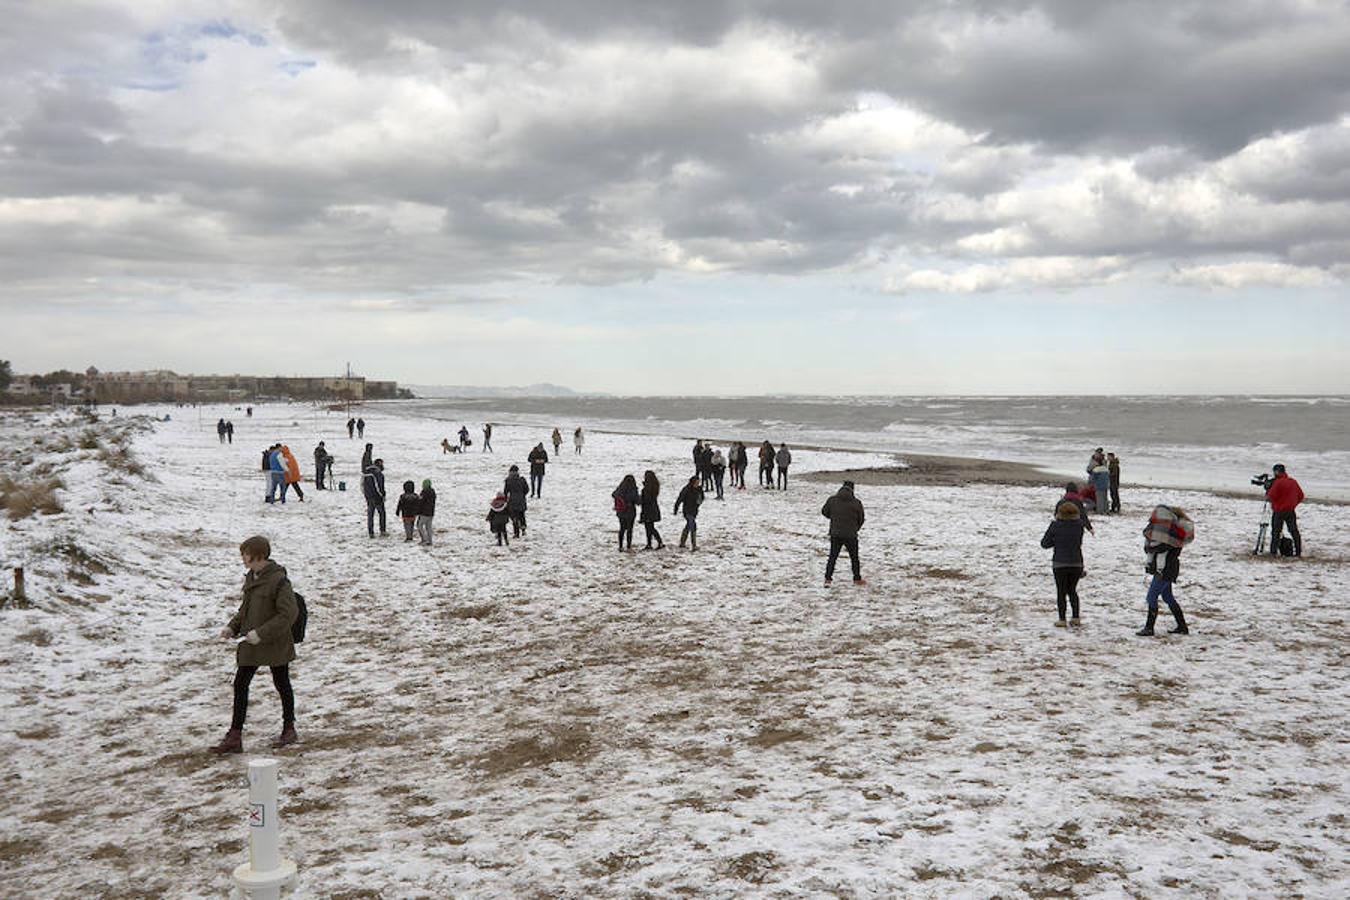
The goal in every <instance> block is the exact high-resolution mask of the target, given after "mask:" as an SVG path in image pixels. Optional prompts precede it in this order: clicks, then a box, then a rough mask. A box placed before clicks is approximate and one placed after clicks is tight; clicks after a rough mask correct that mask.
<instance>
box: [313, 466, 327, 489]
mask: <svg viewBox="0 0 1350 900" xmlns="http://www.w3.org/2000/svg"><path fill="white" fill-rule="evenodd" d="M324 468H325V467H324V466H318V467H316V468H315V469H314V490H316V491H322V490H324V486H323V470H324Z"/></svg>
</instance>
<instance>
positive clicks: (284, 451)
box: [280, 444, 305, 503]
mask: <svg viewBox="0 0 1350 900" xmlns="http://www.w3.org/2000/svg"><path fill="white" fill-rule="evenodd" d="M280 449H281V459H282V461H283V462H284V463H285V465H286V471H285V473H284V474H283V475H282V481H281V502H282V503H285V502H286V489H287V488H292V489H294V490H295V496H296V498H297V499H298V500H299V501H300V502H301V503H304V502H305V492H304V491H303V490H301V488H300V463H298V462H296V459H295V455H294V454H292V453H291V448H290V447H287V446H286V445H285V444H282V445H281V448H280Z"/></svg>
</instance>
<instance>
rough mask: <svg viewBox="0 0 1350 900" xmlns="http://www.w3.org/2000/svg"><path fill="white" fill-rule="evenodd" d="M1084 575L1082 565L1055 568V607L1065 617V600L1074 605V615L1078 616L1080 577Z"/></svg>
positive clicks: (1061, 617) (1061, 618) (1060, 616)
mask: <svg viewBox="0 0 1350 900" xmlns="http://www.w3.org/2000/svg"><path fill="white" fill-rule="evenodd" d="M1082 577H1083V569H1082V567H1081V566H1074V567H1073V568H1060V569H1055V607H1056V608H1057V609H1058V610H1059V618H1060V620H1061V621H1063V619H1064V610H1065V606H1066V604H1065V601H1066V600H1067V601H1068V602H1069V603H1070V604H1072V605H1073V617H1074V618H1075V619H1076V618H1078V579H1080V578H1082Z"/></svg>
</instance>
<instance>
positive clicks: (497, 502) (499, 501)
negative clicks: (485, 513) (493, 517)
mask: <svg viewBox="0 0 1350 900" xmlns="http://www.w3.org/2000/svg"><path fill="white" fill-rule="evenodd" d="M491 505H492V511H493V512H501V511H502V510H504V509H506V495H505V494H498V495H497V496H495V497H493V498H492V504H491Z"/></svg>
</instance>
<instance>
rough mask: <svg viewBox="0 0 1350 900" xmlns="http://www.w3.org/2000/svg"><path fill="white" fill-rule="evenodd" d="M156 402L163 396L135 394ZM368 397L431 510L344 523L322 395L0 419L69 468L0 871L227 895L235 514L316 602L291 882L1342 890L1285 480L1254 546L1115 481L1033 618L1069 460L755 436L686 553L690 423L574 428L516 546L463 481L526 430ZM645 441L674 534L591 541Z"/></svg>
mask: <svg viewBox="0 0 1350 900" xmlns="http://www.w3.org/2000/svg"><path fill="white" fill-rule="evenodd" d="M145 411H151V412H155V413H157V414H159V415H160V416H161V417H162V414H163V413H165V412H167V413H169V414H170V415H171V416H172V417H173V418H172V421H170V422H163V421H160V422H152V421H150V419H149V418H146V417H141V416H139V415H137V416H131V417H129V416H126V415H125V413H126V412H135V413H137V414H139V413H141V412H145ZM217 415H230V416H231V417H232V418H233V419H234V422H235V425H236V428H237V432H236V436H235V443H234V444H233V445H232V446H230V445H220V444H219V443H218V442H217V439H216V435H215V433H214V428H213V424H214V421H215V418H216V416H217ZM365 418H366V421H367V422H368V423H369V428H368V430H367V434H366V440H368V441H371V442H373V443H374V444H375V446H376V454H377V455H380V456H383V457H384V458H385V459H386V461H387V463H388V481H389V484H390V493H391V498H390V512H391V514H392V509H393V495H396V493H397V489H398V485H399V484H401V482H402V481H403V480H404V479H405V478H406V479H413V480H416V481H418V482H419V483H420V481H421V479H422V478H430V479H431V480H432V481H433V483H434V484H435V486H436V488H437V490H438V491H439V493H440V500H439V504H438V513H437V529H436V530H437V542H436V544H435V546H433V547H431V548H422V547H418V546H416V545H415V544H405V543H403V541H402V537H401V535H399V536H392V537H388V538H375V539H370V538H367V537H366V534H365V516H364V505H363V502H362V501H361V498H360V495H359V492H358V488H357V483H356V476H355V468H356V461H357V457H358V456H359V454H360V449H361V442H360V441H349V440H348V438H347V436H346V432H345V429H343V427H342V425H343V422H344V421H345V417H344V416H341V415H339V414H328V413H324V412H316V411H314V410H312V409H310V408H308V407H288V406H284V405H275V406H264V407H259V408H258V410H257V413H256V415H255V416H254V417H253V418H252V419H245V418H244V417H243V416H242V414H241V413H237V412H234V411H233V410H228V411H227V410H225V409H224V408H221V409H219V410H213V409H210V408H206V409H204V410H203V411H202V421H203V422H204V423H205V425H204V426H203V425H201V424H199V421H198V417H197V415H196V413H195V411H193V410H177V409H174V408H171V407H170V408H167V409H155V410H139V409H137V410H134V411H132V410H126V411H124V414H123V415H122V416H120V417H119V418H118V419H108V418H102V419H100V420H99V421H98V422H88V421H84V420H81V419H79V418H77V417H75V416H74V415H73V414H59V415H52V414H46V413H44V414H33V415H30V414H16V415H6V416H3V417H0V448H3V449H0V453H2V454H3V461H4V466H5V471H6V472H7V473H9V477H10V478H11V479H12V480H13V481H12V483H11V485H12V486H11V487H10V488H8V489H7V490H9V492H10V493H9V494H7V498H8V497H9V496H17V494H15V488H14V487H13V485H23V486H28V487H32V486H34V485H39V486H40V485H41V484H49V483H51V484H55V482H52V481H51V480H53V479H56V480H59V485H60V486H59V487H53V488H52V490H51V492H50V493H51V496H52V497H53V498H54V500H55V502H56V504H57V505H59V506H60V511H53V512H47V513H43V512H34V513H33V514H31V515H24V516H21V517H19V518H13V519H11V520H10V521H9V522H7V527H6V529H5V531H4V533H3V543H0V556H3V560H4V562H5V564H6V566H11V565H23V566H24V567H25V569H26V572H27V581H28V594H29V598H30V601H31V605H29V606H27V607H25V608H14V607H13V605H12V604H9V605H7V606H6V607H5V608H4V609H3V610H0V665H3V668H4V671H6V672H9V673H11V674H12V676H13V679H12V682H13V683H12V689H11V690H10V691H7V692H6V693H5V694H4V695H3V698H2V699H0V720H2V722H3V726H2V727H0V752H2V753H3V754H4V756H5V758H6V759H7V760H9V762H10V766H9V768H8V772H7V773H6V775H5V780H6V789H7V795H8V798H9V800H8V802H7V804H6V808H5V810H4V811H3V813H0V860H3V862H4V870H3V872H0V892H3V893H4V895H6V896H34V897H108V898H112V897H132V896H146V895H154V896H181V897H218V896H221V895H222V894H223V893H225V892H226V890H227V888H228V873H229V871H230V869H232V868H233V867H234V866H236V865H238V864H239V863H241V862H242V861H244V859H245V858H246V855H247V849H246V837H247V833H246V827H245V823H244V815H243V809H244V807H245V802H246V790H245V787H244V779H243V775H242V773H243V767H244V763H245V760H246V759H247V758H249V756H251V755H254V754H263V753H270V751H268V750H267V742H268V741H269V740H270V739H271V738H272V737H274V736H275V733H276V731H277V730H278V729H279V724H280V723H279V711H278V704H277V700H276V696H275V693H274V692H273V691H272V690H271V686H270V684H269V683H268V680H267V679H266V678H264V677H260V678H259V679H258V680H257V681H255V683H254V689H253V701H252V706H251V708H250V718H249V724H248V727H247V729H246V732H245V744H246V747H247V750H248V753H246V754H245V755H244V756H243V757H238V756H235V757H225V758H218V757H215V756H213V755H212V754H210V753H209V752H208V751H207V748H208V747H209V746H210V745H211V744H213V743H214V742H215V741H216V740H218V739H219V738H220V736H221V734H222V733H223V732H224V729H225V726H226V725H227V723H228V719H229V703H230V681H231V678H232V677H233V672H234V668H233V646H232V644H230V643H228V642H223V641H221V640H219V639H218V638H217V637H216V636H215V632H216V631H217V630H218V629H219V627H220V626H221V624H223V622H224V621H225V620H226V619H228V617H229V616H230V614H231V613H232V612H233V611H234V609H235V607H236V605H237V601H238V595H237V591H238V586H239V582H240V580H241V578H242V574H243V570H242V567H241V566H240V564H239V559H238V552H237V546H238V543H239V542H240V540H242V539H243V538H244V537H247V536H248V535H251V534H255V533H261V534H264V535H266V536H267V537H269V539H270V540H271V541H272V542H273V545H274V547H275V553H274V556H275V558H276V559H277V560H278V561H279V562H280V563H281V564H282V565H284V566H286V567H287V569H288V571H289V573H290V578H291V579H292V581H293V582H294V583H295V585H296V587H297V589H298V590H300V591H302V592H303V593H304V594H305V595H306V597H307V598H308V601H309V604H310V610H311V612H310V616H311V619H310V635H309V638H308V639H307V640H306V642H305V643H304V644H302V645H300V647H299V659H298V660H297V662H296V663H295V664H294V665H293V667H292V669H293V676H292V677H293V681H294V683H295V686H296V693H297V703H298V726H299V733H300V743H299V744H298V745H296V746H294V747H291V748H288V749H286V750H283V751H280V752H279V753H278V754H277V755H278V757H279V758H280V759H281V760H282V763H281V776H280V777H281V785H282V787H281V791H282V800H281V810H280V814H281V820H282V842H283V848H284V850H285V851H286V853H287V855H289V856H291V857H293V858H294V859H295V860H296V861H297V863H298V864H299V867H300V872H301V878H302V883H303V885H304V888H305V891H306V895H308V896H319V897H343V898H356V897H390V898H392V897H433V896H464V897H499V896H559V897H633V896H651V897H677V896H709V897H732V896H784V897H786V896H836V897H874V896H877V897H879V896H916V897H953V896H972V897H974V896H992V895H1001V896H1032V897H1049V896H1074V895H1085V896H1086V895H1108V896H1162V895H1168V894H1177V895H1201V896H1234V895H1267V896H1270V895H1285V896H1288V895H1300V896H1306V897H1335V896H1339V895H1341V894H1342V893H1343V889H1344V885H1345V883H1346V879H1347V877H1350V868H1348V867H1347V863H1346V859H1347V854H1346V850H1347V846H1346V829H1345V819H1344V810H1345V808H1346V805H1347V786H1348V785H1347V782H1348V781H1350V779H1347V775H1346V773H1347V772H1348V771H1350V754H1347V744H1346V739H1345V735H1346V725H1347V711H1350V689H1347V684H1348V683H1350V682H1347V679H1346V677H1345V676H1346V671H1345V654H1344V646H1345V643H1346V640H1347V638H1350V633H1348V632H1347V612H1348V611H1350V610H1347V603H1348V602H1350V591H1348V590H1347V584H1348V583H1350V579H1348V578H1347V573H1348V572H1350V527H1348V526H1350V512H1348V511H1347V510H1346V509H1345V508H1344V507H1341V506H1330V505H1322V506H1311V507H1309V508H1308V509H1307V510H1306V512H1305V513H1304V514H1303V515H1301V516H1300V524H1301V525H1302V527H1303V531H1304V535H1305V542H1306V544H1307V548H1308V549H1307V551H1306V552H1307V557H1306V558H1305V559H1303V560H1299V561H1273V560H1269V559H1266V558H1253V557H1252V556H1251V555H1250V552H1249V551H1250V544H1251V541H1252V538H1253V537H1254V536H1255V531H1256V524H1257V518H1258V516H1259V512H1260V503H1259V498H1257V499H1255V500H1254V499H1252V498H1250V497H1248V498H1241V499H1239V498H1234V497H1226V496H1220V495H1216V494H1211V493H1205V492H1200V491H1163V490H1159V489H1149V490H1148V491H1147V492H1144V491H1143V490H1142V489H1141V490H1139V491H1134V492H1127V493H1126V494H1125V496H1124V501H1125V509H1124V514H1123V515H1121V516H1118V517H1110V518H1108V517H1101V518H1098V519H1096V523H1097V534H1096V536H1095V537H1093V538H1090V539H1089V540H1088V542H1087V543H1086V545H1085V547H1084V550H1085V554H1086V556H1087V568H1088V575H1087V577H1086V579H1085V580H1084V582H1083V585H1082V588H1081V593H1082V595H1083V602H1084V613H1083V615H1084V620H1085V625H1084V626H1083V627H1082V628H1079V629H1056V628H1054V627H1052V621H1053V619H1054V602H1053V601H1054V593H1053V585H1052V582H1051V577H1050V561H1049V554H1048V552H1047V551H1043V550H1041V548H1040V547H1039V544H1038V541H1039V539H1040V536H1041V534H1042V533H1043V531H1044V530H1045V527H1046V524H1047V522H1048V521H1049V514H1050V510H1051V508H1052V506H1053V503H1054V501H1055V499H1056V497H1057V496H1058V492H1057V491H1056V490H1055V489H1054V486H1055V485H1056V484H1057V482H1058V480H1059V479H1058V478H1057V477H1055V476H1052V475H1047V474H1046V473H1042V472H1038V471H1037V470H1035V469H1034V468H1031V467H1027V466H1018V465H1011V464H991V463H989V462H986V461H970V460H958V459H950V458H947V459H944V458H938V457H913V456H905V457H904V458H905V460H906V461H907V462H908V463H909V464H910V465H909V467H908V468H904V469H901V468H898V467H897V463H896V460H895V457H894V456H893V455H890V454H880V453H855V452H843V451H826V450H823V449H821V450H815V449H810V448H804V447H797V448H794V452H795V454H796V456H795V461H794V464H793V467H792V473H793V481H792V483H791V484H790V486H789V490H788V491H786V492H778V491H766V490H761V489H757V488H756V487H755V486H754V485H753V478H754V467H753V463H752V468H751V471H750V473H749V474H750V479H747V480H748V481H749V482H750V487H749V489H747V490H746V491H743V492H737V491H733V492H728V495H727V497H726V499H725V500H724V501H721V502H718V501H715V500H709V501H708V502H707V503H706V504H705V507H704V511H703V513H702V514H701V515H700V520H699V521H700V543H699V551H698V552H697V553H689V552H684V553H681V552H679V551H678V550H676V549H674V547H673V545H674V544H675V542H676V540H677V539H678V536H679V528H678V527H677V524H676V522H677V519H676V517H675V516H673V515H671V512H670V506H671V504H673V502H674V497H675V493H676V491H677V489H678V485H679V483H680V482H681V481H682V480H683V478H684V477H686V476H687V474H688V470H689V468H690V464H689V443H688V442H687V441H684V440H682V439H679V438H676V437H660V436H651V435H621V434H600V433H592V434H591V435H590V437H589V439H588V441H587V444H586V447H585V451H584V452H583V453H582V454H581V455H580V456H576V455H574V454H573V453H572V451H571V446H570V442H569V443H565V444H564V447H563V452H562V454H561V456H560V458H558V459H556V460H555V461H553V462H552V463H551V464H550V467H549V471H548V475H547V476H546V479H545V486H544V496H543V498H542V499H541V500H539V501H532V504H531V507H530V511H529V522H530V526H529V532H528V535H527V537H526V538H524V539H522V540H519V541H515V542H513V543H512V545H511V547H510V548H509V549H508V548H498V547H496V546H494V545H493V543H492V539H491V536H490V534H489V533H488V531H487V526H486V523H485V522H484V521H483V516H484V515H485V513H486V511H487V504H488V500H489V499H490V498H491V495H492V494H493V493H494V492H495V491H496V490H498V489H499V488H500V485H501V481H502V479H503V477H504V476H505V474H506V469H507V466H508V465H509V464H510V463H512V462H515V463H520V464H523V463H524V457H525V454H526V452H527V451H528V449H529V448H530V447H531V446H533V444H535V443H536V442H538V441H542V440H546V439H547V432H545V431H541V430H539V429H530V428H523V427H516V426H501V427H499V428H498V429H497V431H496V433H495V434H494V436H493V444H494V447H495V449H496V452H495V453H494V454H484V453H480V452H478V450H479V447H478V446H477V444H475V446H474V448H473V452H471V453H468V454H463V455H444V454H441V452H440V450H439V449H438V445H439V442H440V439H441V438H442V437H444V436H446V434H448V433H449V431H450V430H449V429H447V428H446V427H445V425H444V424H442V423H436V422H433V421H427V420H416V419H406V418H400V417H398V416H396V415H385V414H382V413H380V412H379V411H375V410H369V411H367V414H366V416H365ZM467 424H468V425H469V426H470V429H471V430H472V431H473V433H474V437H475V440H477V439H478V438H479V436H480V435H479V433H478V432H477V430H476V423H472V422H470V423H467ZM278 439H279V440H284V441H286V442H288V443H289V444H290V446H291V448H292V449H293V450H294V451H295V453H296V455H297V457H298V458H299V459H301V461H302V463H303V462H304V461H305V460H307V459H309V458H310V451H311V449H312V447H313V446H314V443H315V442H316V441H317V440H318V439H323V440H325V441H326V442H327V444H328V446H329V448H330V449H331V450H333V451H334V453H335V455H336V456H337V457H338V462H337V466H336V475H337V478H338V479H339V480H341V481H345V482H346V483H347V485H348V490H346V491H345V492H338V491H325V492H317V491H313V490H312V489H311V488H312V485H307V490H306V494H305V499H306V502H304V503H295V502H291V503H288V504H286V505H285V506H281V505H274V506H267V505H265V504H263V503H262V495H263V481H262V477H261V473H260V472H258V471H257V470H258V456H259V450H260V449H262V448H263V447H266V446H267V445H268V444H270V443H271V442H272V441H273V440H278ZM548 449H549V451H550V453H551V451H552V447H551V445H550V446H549V447H548ZM308 468H309V467H308V466H306V469H308ZM647 468H651V469H654V470H655V471H657V472H658V474H659V475H660V476H661V478H662V482H663V498H664V508H663V512H664V513H665V519H664V520H663V522H662V523H661V529H662V532H663V534H664V536H665V538H666V541H667V543H668V545H670V547H671V549H667V550H665V551H660V552H655V551H654V552H645V551H642V550H638V551H635V552H632V553H619V552H617V551H616V548H615V537H614V515H613V512H612V507H611V502H610V491H612V490H613V489H614V487H615V485H616V484H617V483H618V481H619V478H620V477H621V476H622V475H623V474H625V473H627V472H633V473H634V474H636V475H637V476H639V478H640V477H641V474H642V472H643V470H645V469H647ZM844 473H849V474H848V476H845V474H844ZM307 474H308V473H307ZM842 477H852V478H853V480H855V481H856V482H857V483H858V485H859V488H858V493H859V497H860V498H861V499H862V500H863V502H864V503H865V504H866V506H867V515H868V520H867V524H866V526H865V527H864V529H863V531H862V536H861V544H862V553H863V569H864V574H865V576H866V577H867V579H868V581H869V584H868V585H867V586H866V587H863V588H855V587H854V586H853V585H851V584H849V583H847V580H846V579H845V580H843V581H842V582H837V583H836V584H835V585H833V586H831V587H828V588H827V587H825V586H823V584H822V573H823V568H824V557H825V552H826V549H827V545H826V540H825V525H826V523H825V520H824V519H823V518H821V516H820V506H821V504H822V502H823V501H824V499H825V498H826V497H827V496H829V494H830V493H831V492H832V491H833V489H834V483H836V482H837V481H838V480H839V479H840V478H842ZM821 481H824V482H826V483H821ZM958 485H959V486H961V489H960V490H953V489H952V488H953V487H955V486H958ZM34 490H36V488H34ZM39 493H40V491H39ZM25 496H27V495H25ZM1160 501H1167V502H1172V503H1175V504H1179V505H1183V506H1185V507H1186V508H1187V509H1188V510H1190V511H1191V513H1192V515H1193V516H1194V518H1195V520H1196V522H1197V530H1198V537H1197V539H1196V541H1195V543H1194V544H1193V545H1192V546H1191V547H1189V548H1188V549H1187V550H1186V552H1185V553H1184V554H1183V556H1182V575H1181V580H1180V582H1179V583H1178V588H1177V593H1178V599H1179V600H1180V601H1181V603H1182V604H1183V605H1184V606H1185V608H1186V611H1187V615H1188V617H1189V618H1190V624H1191V629H1192V634H1191V635H1189V636H1187V637H1184V638H1181V637H1171V636H1159V637H1158V638H1156V639H1151V640H1149V639H1141V638H1136V637H1135V636H1134V631H1135V630H1136V629H1137V628H1138V626H1139V625H1140V624H1141V621H1142V618H1143V611H1142V607H1143V594H1144V576H1143V573H1142V560H1141V546H1142V545H1141V538H1140V535H1139V532H1140V529H1141V528H1142V526H1143V524H1144V522H1145V520H1146V519H1147V515H1148V512H1149V510H1150V509H1151V507H1152V505H1153V504H1154V503H1155V502H1160ZM6 502H8V499H7V501H6ZM1301 512H1302V511H1301ZM390 531H391V532H394V533H398V532H400V529H399V527H398V525H397V523H396V522H393V521H391V522H390ZM640 532H641V529H640V528H639V535H638V545H639V546H641V543H642V541H641V533H640ZM1160 631H1161V629H1160Z"/></svg>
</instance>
